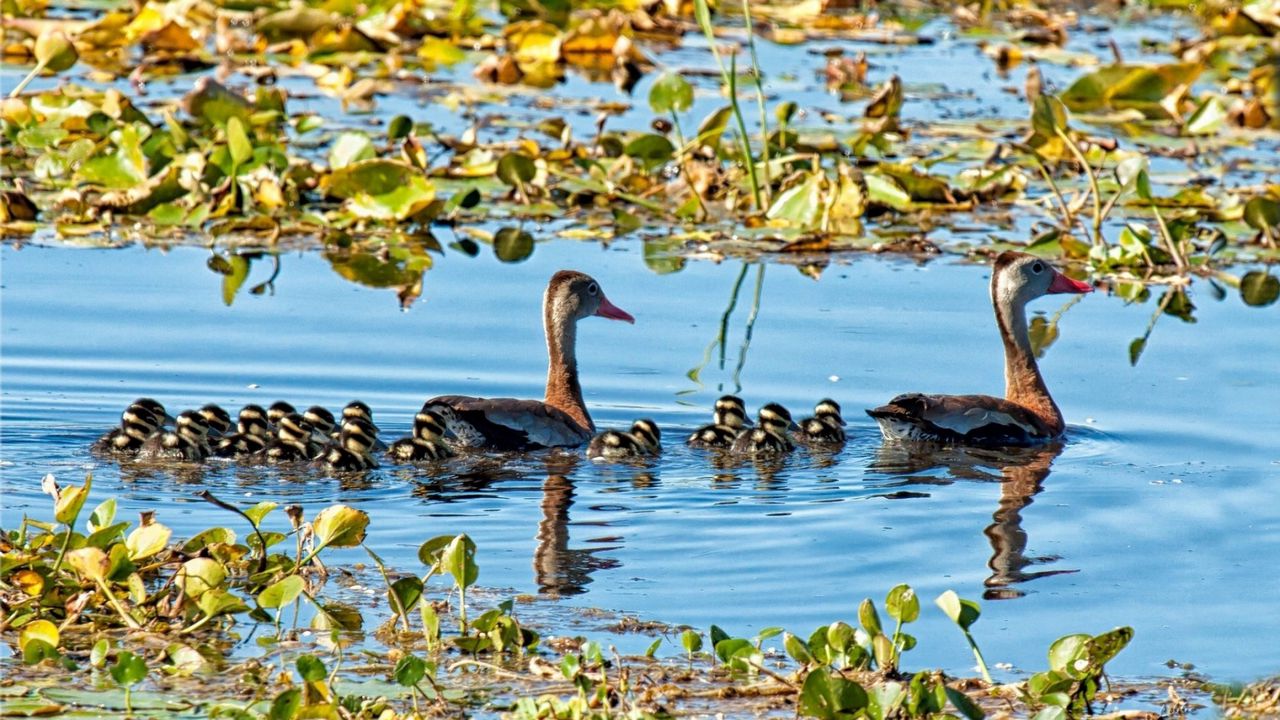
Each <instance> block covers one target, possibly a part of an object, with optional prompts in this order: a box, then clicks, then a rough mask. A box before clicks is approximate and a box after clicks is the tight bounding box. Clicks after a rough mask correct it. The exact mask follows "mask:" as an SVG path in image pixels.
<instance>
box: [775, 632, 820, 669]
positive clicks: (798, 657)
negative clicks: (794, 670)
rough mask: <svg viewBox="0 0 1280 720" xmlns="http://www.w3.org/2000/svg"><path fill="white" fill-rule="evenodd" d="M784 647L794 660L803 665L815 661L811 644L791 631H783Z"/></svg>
mask: <svg viewBox="0 0 1280 720" xmlns="http://www.w3.org/2000/svg"><path fill="white" fill-rule="evenodd" d="M782 647H783V649H785V650H786V651H787V654H788V655H790V656H791V659H792V660H795V661H796V662H798V663H800V664H801V665H811V664H813V663H814V662H816V661H815V659H814V657H813V653H811V652H809V646H808V645H806V644H805V642H804V641H803V640H801V639H800V638H798V637H796V636H795V635H792V634H791V633H783V635H782Z"/></svg>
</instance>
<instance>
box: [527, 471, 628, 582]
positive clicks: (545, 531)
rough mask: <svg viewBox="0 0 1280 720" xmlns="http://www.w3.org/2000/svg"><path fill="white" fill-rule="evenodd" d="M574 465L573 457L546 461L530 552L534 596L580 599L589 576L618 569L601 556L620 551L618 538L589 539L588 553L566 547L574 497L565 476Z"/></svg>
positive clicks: (567, 475) (571, 482)
mask: <svg viewBox="0 0 1280 720" xmlns="http://www.w3.org/2000/svg"><path fill="white" fill-rule="evenodd" d="M578 462H579V459H578V457H577V456H576V455H564V456H560V457H558V458H557V459H556V461H554V462H553V461H552V458H548V462H547V479H546V481H545V482H544V483H543V484H542V521H541V522H539V523H538V535H537V539H538V545H537V547H536V548H535V549H534V551H533V574H534V582H536V583H537V584H538V592H541V593H543V594H545V595H548V596H550V597H553V598H559V597H568V596H571V595H580V594H581V593H583V592H585V591H586V586H587V585H588V584H590V582H591V574H592V573H594V572H596V571H597V570H609V569H612V568H616V567H619V566H620V565H621V563H620V562H619V561H618V560H617V559H615V558H610V557H604V556H603V553H607V552H609V551H610V550H616V549H618V548H619V547H621V546H620V545H619V544H618V543H619V542H620V541H621V540H622V538H621V537H619V536H606V537H599V538H591V539H589V540H588V542H591V543H596V544H597V545H596V547H592V548H590V549H574V548H570V547H569V523H570V520H569V508H571V507H573V497H574V486H573V481H572V480H570V479H569V476H570V475H571V474H572V473H573V470H574V468H576V467H577V465H578ZM583 524H584V523H578V525H579V526H581V525H583ZM592 524H601V525H603V523H592Z"/></svg>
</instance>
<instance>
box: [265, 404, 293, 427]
mask: <svg viewBox="0 0 1280 720" xmlns="http://www.w3.org/2000/svg"><path fill="white" fill-rule="evenodd" d="M296 412H298V411H297V409H295V408H294V407H293V406H292V405H290V404H289V403H287V402H285V401H283V400H277V401H276V402H273V403H271V407H269V408H267V420H270V421H271V424H272V425H275V424H277V423H279V422H280V419H281V418H283V417H284V416H285V415H292V414H294V413H296Z"/></svg>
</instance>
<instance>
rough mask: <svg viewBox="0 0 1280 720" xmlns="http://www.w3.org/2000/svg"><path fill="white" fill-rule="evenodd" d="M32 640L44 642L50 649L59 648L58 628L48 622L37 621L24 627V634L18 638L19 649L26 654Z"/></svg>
mask: <svg viewBox="0 0 1280 720" xmlns="http://www.w3.org/2000/svg"><path fill="white" fill-rule="evenodd" d="M32 640H43V641H44V642H46V643H48V644H49V647H51V648H56V647H58V626H57V625H54V624H53V623H51V622H49V621H48V620H36V621H35V622H31V623H27V624H26V625H24V626H22V634H21V635H19V636H18V647H19V648H20V649H21V650H22V651H23V652H26V649H27V645H28V644H29V643H30V642H31V641H32Z"/></svg>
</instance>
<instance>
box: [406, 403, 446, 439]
mask: <svg viewBox="0 0 1280 720" xmlns="http://www.w3.org/2000/svg"><path fill="white" fill-rule="evenodd" d="M413 436H414V437H415V438H417V439H419V440H425V441H427V442H437V441H439V440H440V438H442V437H443V436H444V418H442V417H440V413H438V412H435V411H433V410H422V411H420V412H419V413H418V414H417V415H414V416H413Z"/></svg>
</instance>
